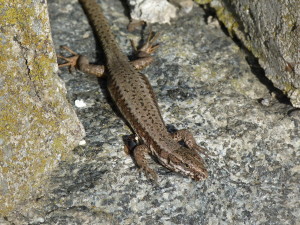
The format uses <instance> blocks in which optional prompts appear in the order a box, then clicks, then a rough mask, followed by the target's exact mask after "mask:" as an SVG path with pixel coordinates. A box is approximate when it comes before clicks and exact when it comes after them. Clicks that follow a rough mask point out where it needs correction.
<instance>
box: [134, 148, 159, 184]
mask: <svg viewBox="0 0 300 225" xmlns="http://www.w3.org/2000/svg"><path fill="white" fill-rule="evenodd" d="M149 153H150V150H149V148H148V147H147V146H146V145H138V146H136V147H135V148H134V149H133V155H134V159H135V162H136V164H137V165H138V166H139V168H140V170H142V171H143V172H144V173H145V175H146V177H147V178H148V179H150V180H152V181H154V182H156V181H157V174H156V172H155V171H154V170H153V169H151V168H150V167H149V164H148V162H147V158H146V155H148V154H149Z"/></svg>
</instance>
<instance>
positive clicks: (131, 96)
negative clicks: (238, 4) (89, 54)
mask: <svg viewBox="0 0 300 225" xmlns="http://www.w3.org/2000/svg"><path fill="white" fill-rule="evenodd" d="M79 2H80V3H81V5H82V7H83V9H84V11H85V13H86V15H87V17H88V19H89V21H90V23H91V24H92V26H93V27H94V29H95V33H96V36H97V38H99V40H100V42H101V44H102V48H103V50H104V53H105V57H106V62H105V67H104V66H100V65H92V64H89V61H88V59H87V58H86V57H85V56H81V55H77V54H76V53H75V52H73V51H71V50H69V51H71V53H72V54H74V55H73V56H72V57H69V58H66V57H62V56H59V57H60V58H63V59H65V60H67V61H68V62H67V63H65V64H61V65H60V67H61V66H71V67H76V68H77V69H79V70H80V71H82V72H85V73H88V74H92V75H96V76H98V77H101V76H103V74H105V75H106V79H107V87H108V90H109V93H110V95H111V97H112V99H113V100H114V102H115V104H116V105H117V107H118V109H119V110H120V112H121V113H122V115H123V116H124V118H125V119H126V120H127V121H128V123H129V124H130V126H131V128H132V130H133V131H134V133H135V134H136V135H137V137H138V143H137V146H136V147H135V148H134V149H133V150H132V153H133V157H134V159H135V161H136V163H137V165H138V166H139V167H140V168H141V169H142V170H143V171H144V172H145V173H146V175H150V178H152V179H154V180H156V179H157V175H156V173H155V172H154V171H153V170H152V169H151V168H150V167H149V165H148V163H147V160H146V157H145V156H146V155H147V154H151V155H152V156H154V157H156V158H157V159H158V161H159V162H160V163H161V164H162V165H163V166H165V167H167V168H168V169H170V170H172V171H176V172H179V173H181V174H183V175H187V176H189V177H191V178H193V179H194V180H201V179H204V178H206V177H207V176H208V172H207V170H206V168H205V167H204V162H203V160H202V158H201V157H200V156H199V153H205V151H207V150H206V149H204V148H202V147H200V146H198V145H197V144H196V141H195V139H194V137H193V135H192V134H191V133H190V132H189V131H188V130H185V129H184V130H179V131H177V132H175V133H169V132H168V131H167V129H166V126H165V123H164V121H163V119H162V116H161V114H160V111H159V108H158V104H157V101H156V98H155V95H154V92H153V89H152V87H151V85H150V83H149V81H148V79H147V78H146V76H145V75H143V74H141V73H140V72H138V71H137V69H136V68H135V67H137V68H141V67H143V66H144V65H146V64H149V62H150V61H151V58H150V57H145V58H141V59H138V60H137V61H135V62H129V60H128V58H127V56H126V55H125V54H123V53H122V51H121V50H120V48H119V46H118V45H117V43H116V41H115V38H114V36H113V34H112V32H111V30H110V27H109V24H108V22H107V20H106V18H105V17H104V15H103V13H102V10H101V8H100V6H99V5H98V4H97V3H96V1H95V0H79ZM154 39H155V38H152V39H151V40H148V43H146V45H145V46H144V47H142V48H141V49H140V52H141V53H144V55H149V53H152V52H153V51H154V49H155V48H156V47H157V46H156V45H152V43H153V41H154ZM67 50H68V49H67ZM179 141H184V143H185V145H186V147H185V146H183V145H181V144H179V143H178V142H179Z"/></svg>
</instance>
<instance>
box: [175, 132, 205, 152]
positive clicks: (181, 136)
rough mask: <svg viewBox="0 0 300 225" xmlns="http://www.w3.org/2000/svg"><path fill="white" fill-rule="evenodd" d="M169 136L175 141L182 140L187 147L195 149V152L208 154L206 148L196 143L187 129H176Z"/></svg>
mask: <svg viewBox="0 0 300 225" xmlns="http://www.w3.org/2000/svg"><path fill="white" fill-rule="evenodd" d="M171 136H172V138H173V139H174V140H175V141H177V142H178V141H184V143H185V144H186V145H187V147H188V148H190V149H195V150H196V151H197V152H199V153H202V154H204V155H206V156H207V155H208V154H207V152H208V150H207V149H205V148H202V147H200V146H199V145H197V143H196V140H195V138H194V136H193V134H192V133H191V132H190V131H189V130H187V129H182V130H178V131H176V132H175V133H172V134H171Z"/></svg>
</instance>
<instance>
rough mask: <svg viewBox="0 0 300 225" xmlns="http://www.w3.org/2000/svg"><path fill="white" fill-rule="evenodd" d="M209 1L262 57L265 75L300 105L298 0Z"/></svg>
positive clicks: (254, 52) (256, 53) (222, 19)
mask: <svg viewBox="0 0 300 225" xmlns="http://www.w3.org/2000/svg"><path fill="white" fill-rule="evenodd" d="M210 5H211V7H213V8H214V9H215V10H216V12H217V16H218V18H219V19H220V20H221V21H222V22H223V23H224V24H225V26H226V27H227V29H228V30H229V32H230V33H231V34H232V35H233V34H235V35H237V36H238V38H239V39H240V40H242V42H243V44H244V45H245V46H246V47H247V48H248V49H249V50H250V51H251V52H252V53H253V54H254V55H255V56H256V57H257V58H258V59H259V62H260V64H261V66H262V67H263V68H264V70H265V73H266V76H267V77H268V78H269V79H270V80H271V81H272V82H273V83H274V85H275V86H276V87H277V88H279V89H280V90H282V91H283V92H284V93H285V94H287V96H288V97H289V98H290V100H291V103H292V104H293V105H294V106H295V107H300V64H299V63H300V60H299V59H300V52H299V50H300V47H299V46H300V28H299V27H300V26H299V23H300V4H299V1H297V0H283V1H259V0H213V1H212V2H211V3H210Z"/></svg>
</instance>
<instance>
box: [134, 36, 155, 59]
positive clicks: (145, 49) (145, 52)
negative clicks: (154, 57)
mask: <svg viewBox="0 0 300 225" xmlns="http://www.w3.org/2000/svg"><path fill="white" fill-rule="evenodd" d="M158 36H159V33H156V34H154V33H153V32H152V31H151V32H150V34H149V36H148V38H147V41H146V43H145V44H144V45H143V46H141V47H140V48H137V46H136V43H135V42H134V41H133V40H130V43H131V46H132V48H133V51H134V53H135V54H136V55H138V57H140V58H141V57H148V56H149V55H151V54H152V53H153V52H155V51H156V49H157V48H158V47H159V44H153V43H154V42H155V41H156V40H157V38H158Z"/></svg>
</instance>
